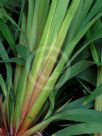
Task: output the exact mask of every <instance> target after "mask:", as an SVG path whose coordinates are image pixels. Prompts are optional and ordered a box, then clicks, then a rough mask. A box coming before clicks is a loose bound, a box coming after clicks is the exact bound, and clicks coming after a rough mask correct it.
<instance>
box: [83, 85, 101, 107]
mask: <svg viewBox="0 0 102 136" xmlns="http://www.w3.org/2000/svg"><path fill="white" fill-rule="evenodd" d="M101 94H102V84H100V85H99V86H98V87H96V89H95V90H94V91H93V92H92V93H91V94H90V95H89V96H88V97H87V98H86V100H85V101H84V103H83V104H84V105H86V104H88V103H89V102H91V101H92V100H94V99H95V98H96V97H97V96H99V95H101Z"/></svg>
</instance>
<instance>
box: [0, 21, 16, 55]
mask: <svg viewBox="0 0 102 136" xmlns="http://www.w3.org/2000/svg"><path fill="white" fill-rule="evenodd" d="M0 31H1V32H2V34H3V36H4V38H5V39H6V40H7V42H8V43H9V45H10V47H11V49H12V51H13V52H14V53H15V45H16V43H15V40H14V37H13V34H12V32H11V31H10V29H9V27H8V26H7V24H6V23H4V22H3V21H2V20H1V19H0Z"/></svg>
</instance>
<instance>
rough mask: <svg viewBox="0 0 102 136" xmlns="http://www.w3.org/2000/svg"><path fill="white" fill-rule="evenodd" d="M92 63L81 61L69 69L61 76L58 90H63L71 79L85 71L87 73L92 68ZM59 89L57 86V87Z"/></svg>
mask: <svg viewBox="0 0 102 136" xmlns="http://www.w3.org/2000/svg"><path fill="white" fill-rule="evenodd" d="M92 65H93V64H92V62H90V61H86V60H83V61H79V62H77V63H75V64H74V65H72V66H71V67H69V68H68V69H67V70H66V71H65V72H64V74H63V75H62V76H61V78H60V80H59V82H58V88H57V89H59V88H61V87H62V86H63V85H64V84H65V83H66V82H67V81H68V80H69V79H71V78H73V77H75V76H78V75H79V74H80V73H82V72H83V71H85V70H86V69H87V68H89V67H90V66H92ZM56 87H57V85H56Z"/></svg>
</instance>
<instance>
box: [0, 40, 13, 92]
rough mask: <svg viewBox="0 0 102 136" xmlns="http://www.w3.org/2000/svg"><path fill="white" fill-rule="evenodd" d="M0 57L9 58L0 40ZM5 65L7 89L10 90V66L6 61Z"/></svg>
mask: <svg viewBox="0 0 102 136" xmlns="http://www.w3.org/2000/svg"><path fill="white" fill-rule="evenodd" d="M0 57H1V58H2V60H3V61H5V60H7V59H9V57H8V54H7V52H6V50H5V48H4V46H3V44H2V42H1V41H0ZM5 66H6V71H7V79H6V83H7V87H8V88H7V89H8V90H10V87H11V86H12V67H11V65H10V64H8V63H5Z"/></svg>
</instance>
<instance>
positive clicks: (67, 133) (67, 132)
mask: <svg viewBox="0 0 102 136" xmlns="http://www.w3.org/2000/svg"><path fill="white" fill-rule="evenodd" d="M93 133H102V123H101V122H91V123H80V124H77V125H72V126H69V127H66V128H65V129H63V130H61V131H59V132H57V133H55V134H53V135H52V136H74V135H78V136H79V135H81V134H93Z"/></svg>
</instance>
